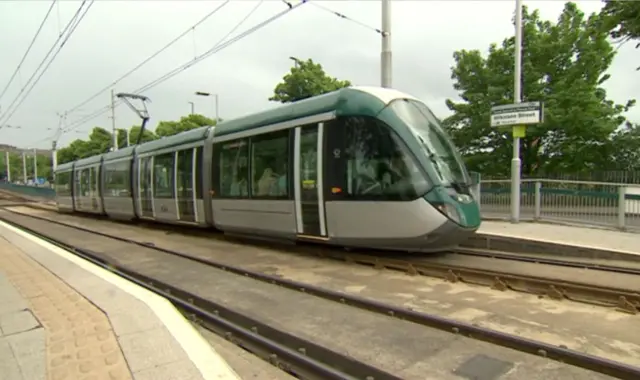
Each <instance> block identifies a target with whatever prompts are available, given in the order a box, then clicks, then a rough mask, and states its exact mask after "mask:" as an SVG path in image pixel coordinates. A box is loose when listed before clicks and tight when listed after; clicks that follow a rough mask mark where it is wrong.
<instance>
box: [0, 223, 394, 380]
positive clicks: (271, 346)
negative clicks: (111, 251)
mask: <svg viewBox="0 0 640 380" xmlns="http://www.w3.org/2000/svg"><path fill="white" fill-rule="evenodd" d="M0 220H2V221H3V222H5V223H7V224H9V225H12V226H14V227H16V228H18V229H21V230H24V231H26V232H28V233H29V234H32V235H34V236H37V237H38V238H40V239H42V240H45V241H47V242H49V243H51V244H54V245H56V246H58V247H60V248H62V249H65V250H67V251H71V252H72V253H74V254H76V255H78V256H80V257H82V258H83V259H85V260H87V261H89V262H91V263H93V264H95V265H97V266H100V267H102V268H104V269H107V270H109V271H110V272H112V273H114V274H116V275H118V276H120V277H123V278H125V279H127V280H129V281H131V282H133V283H135V284H136V285H138V286H141V287H143V288H145V289H147V290H150V291H152V292H154V293H156V294H158V295H160V296H161V297H164V298H166V299H168V300H169V301H170V302H171V303H173V304H174V305H175V306H176V307H178V308H179V309H181V310H183V312H185V313H186V314H187V315H189V316H190V317H191V319H192V320H193V321H194V322H200V323H202V322H204V323H202V324H204V325H205V326H206V327H208V328H210V329H211V330H213V331H214V332H215V333H217V334H218V335H220V336H223V337H225V338H226V339H227V340H230V341H232V342H233V343H235V344H236V345H238V346H241V347H242V348H245V349H248V350H249V351H251V352H253V353H254V354H257V356H260V357H262V358H263V359H266V360H268V361H269V362H270V363H271V364H273V365H274V366H276V367H278V368H280V369H282V370H284V371H285V372H288V373H291V374H294V375H296V376H298V377H299V378H302V379H319V380H320V379H336V380H343V379H367V380H400V379H401V378H399V377H397V376H394V375H392V374H389V373H387V372H385V371H383V370H381V369H378V368H375V367H373V366H370V365H368V364H366V363H363V362H360V361H358V360H356V359H353V358H351V357H348V356H346V355H342V354H340V353H337V352H335V351H332V350H329V349H327V348H324V347H322V346H320V345H317V344H315V343H312V342H310V341H308V340H305V339H302V338H299V337H296V336H293V335H291V334H289V333H287V332H284V331H282V330H278V329H275V328H273V327H271V326H269V325H267V324H265V323H263V322H260V321H258V320H256V319H254V318H251V317H248V316H246V315H243V314H241V313H239V312H236V311H234V310H232V309H230V308H228V307H225V306H223V305H221V304H219V303H216V302H213V301H210V300H206V299H204V298H202V297H199V296H197V295H194V294H192V293H189V292H186V291H184V290H181V289H179V288H177V287H175V286H173V285H170V284H167V283H165V282H162V281H159V280H157V279H153V278H151V277H148V276H146V275H143V274H141V273H138V272H136V271H135V270H132V269H129V268H126V267H125V266H121V265H117V264H114V263H113V262H111V261H109V260H106V259H105V258H103V257H101V256H102V255H101V254H100V253H97V252H93V251H91V250H87V249H84V248H81V247H77V246H74V245H70V244H68V243H65V242H63V241H61V240H59V239H57V238H54V237H52V236H50V235H49V234H45V233H42V232H40V231H37V230H35V229H33V228H30V227H28V226H25V225H22V224H20V223H17V222H15V221H12V220H9V219H7V218H5V217H1V216H0Z"/></svg>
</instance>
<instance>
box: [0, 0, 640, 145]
mask: <svg viewBox="0 0 640 380" xmlns="http://www.w3.org/2000/svg"><path fill="white" fill-rule="evenodd" d="M291 2H292V3H293V4H295V3H296V2H297V0H291ZM222 3H223V1H205V0H200V1H168V0H167V1H145V0H137V1H133V0H130V1H116V0H99V1H96V2H95V3H94V4H93V6H92V7H91V9H90V10H89V12H88V13H87V15H86V17H85V18H84V19H83V20H82V21H81V23H80V24H79V25H78V27H77V29H76V30H75V32H74V33H73V34H72V35H71V37H70V38H69V40H68V41H67V42H66V43H65V45H64V47H63V49H62V50H61V51H60V53H59V55H58V56H57V57H56V59H55V60H54V61H53V63H52V64H51V66H50V67H49V68H48V70H47V72H46V73H45V74H44V75H43V76H42V77H41V79H40V80H39V82H37V84H36V86H35V87H34V88H33V90H32V92H30V93H29V95H28V96H27V97H26V98H25V100H24V102H23V103H22V104H21V106H20V107H19V108H17V110H16V112H15V113H13V115H12V116H11V118H10V119H8V120H4V119H2V116H0V123H2V124H0V125H3V126H6V125H8V126H10V127H4V128H1V129H0V144H10V145H15V146H19V147H21V148H43V149H46V148H50V147H51V143H52V141H53V137H54V136H55V135H56V130H57V128H58V126H59V125H60V120H61V118H60V117H59V114H63V113H65V111H69V110H72V109H74V108H77V107H76V106H77V105H78V104H80V103H83V102H85V100H87V99H89V98H90V97H92V96H93V95H95V94H96V93H98V91H99V90H101V89H103V88H105V87H107V88H108V87H109V86H110V85H111V84H112V83H113V82H114V81H115V80H117V79H118V78H120V77H121V76H122V75H124V74H125V73H127V72H128V71H130V70H131V69H133V68H134V67H136V66H137V65H138V64H139V63H140V62H142V61H143V60H145V59H146V58H147V57H149V56H150V55H152V54H154V53H155V52H156V51H158V50H159V49H161V48H162V47H163V46H165V45H166V44H167V43H169V42H170V41H171V40H173V39H174V38H176V37H177V36H178V35H180V34H181V33H183V32H184V31H186V30H189V29H190V28H191V26H192V25H194V24H195V23H197V22H198V21H199V20H200V19H202V18H203V17H204V15H206V14H207V13H209V12H211V11H212V10H214V9H215V8H217V7H219V6H220V5H222ZM258 3H259V2H257V1H249V0H232V1H230V2H229V3H228V4H226V5H224V6H223V7H222V8H221V9H220V10H219V11H218V12H216V13H215V14H214V15H213V16H211V17H210V18H209V19H207V20H206V21H205V22H203V23H202V24H200V25H199V26H197V27H196V28H194V29H193V30H192V31H189V32H188V33H187V34H186V35H185V37H183V38H182V39H180V40H179V41H178V42H176V43H175V44H174V45H172V46H171V47H170V48H168V49H167V50H165V51H164V52H163V53H161V54H160V55H158V56H157V57H155V58H154V59H152V60H151V61H149V62H148V63H147V64H145V65H144V66H142V67H141V68H140V69H138V70H137V71H136V72H134V73H133V74H131V75H129V76H128V77H126V78H125V79H123V80H121V81H119V82H117V83H116V84H115V85H114V86H113V88H114V89H115V91H116V93H118V92H133V91H135V90H136V89H139V88H141V87H143V86H145V85H146V84H148V83H151V82H153V81H154V80H156V79H158V78H160V77H162V76H163V75H165V74H166V73H168V72H170V71H172V70H174V69H175V68H177V67H180V66H181V65H182V64H184V63H186V62H189V61H190V60H193V59H194V57H196V56H197V55H200V54H202V53H204V52H206V51H207V50H209V49H210V48H211V47H213V46H214V45H215V44H216V43H218V41H219V40H220V39H221V38H223V37H224V36H225V35H226V34H228V33H229V32H230V31H231V30H232V29H233V28H234V27H235V26H236V25H237V23H238V22H240V21H241V20H242V19H243V18H245V17H246V16H247V14H249V12H250V11H251V10H252V9H253V8H255V7H256V6H257V5H258ZM313 3H316V4H318V5H320V6H323V7H327V8H330V9H331V10H333V11H336V12H339V13H342V14H344V15H346V16H348V17H349V18H350V19H351V20H355V21H357V22H354V21H350V20H345V19H342V18H339V17H337V16H336V15H335V14H332V13H330V12H326V11H324V10H322V9H321V8H320V7H317V6H314V4H313ZM577 3H578V6H579V8H580V9H581V10H582V11H584V12H585V13H587V14H589V13H591V12H597V11H599V9H600V8H601V7H602V3H601V2H600V1H597V0H591V1H577ZM524 4H526V5H527V6H528V7H529V8H535V9H539V10H540V13H541V16H542V18H544V19H549V20H554V21H555V20H556V19H557V17H558V15H559V14H560V12H561V11H562V8H563V6H564V2H563V1H554V0H547V1H532V0H524ZM50 5H51V1H49V0H47V1H44V0H43V1H37V0H31V1H24V0H22V1H6V0H5V1H0V47H1V49H2V59H0V92H1V90H2V89H3V88H4V87H5V85H6V84H7V82H8V81H9V79H10V77H11V74H12V73H13V72H14V70H15V69H16V67H17V65H18V63H19V62H20V60H21V58H22V56H23V54H24V52H25V50H26V48H27V46H28V45H29V42H30V41H31V39H32V38H33V35H34V34H35V31H36V30H37V28H38V26H39V25H40V23H41V21H42V19H43V18H44V15H45V14H46V12H47V10H48V8H49V7H50ZM79 6H80V1H71V0H66V1H58V3H57V4H56V5H55V6H54V8H53V11H52V12H51V15H50V17H49V19H48V20H47V22H46V23H45V25H44V27H43V29H42V31H41V33H40V35H39V37H38V39H37V40H36V42H35V44H34V46H33V48H32V49H31V52H30V53H29V55H28V56H27V58H26V60H25V62H24V63H23V64H22V66H21V69H20V70H19V73H18V75H16V77H15V79H14V81H13V83H12V84H11V86H10V87H9V89H8V90H7V92H6V93H5V94H4V96H2V97H1V98H0V115H1V114H4V112H5V110H6V109H8V107H9V106H10V104H11V103H12V102H13V101H14V99H15V98H16V96H18V94H19V93H20V90H21V89H22V88H23V87H24V86H25V85H26V84H27V82H28V80H29V78H30V77H31V76H32V75H33V73H34V70H35V69H36V68H37V67H38V65H39V64H40V61H41V60H42V59H43V58H44V57H45V55H46V54H47V52H48V51H49V49H51V47H52V45H53V43H54V42H55V41H56V39H57V38H58V36H59V34H60V32H61V31H62V30H63V29H64V27H65V25H66V24H67V22H69V20H70V19H71V18H72V17H73V14H74V13H75V12H76V11H77V9H78V7H79ZM286 7H287V6H286V5H285V4H284V3H283V2H282V1H279V0H265V1H263V2H262V4H260V6H259V7H258V8H257V9H256V10H255V12H254V13H253V14H251V16H250V17H249V18H248V19H247V20H246V21H245V22H244V23H243V24H242V25H241V26H240V27H239V28H238V29H237V30H236V32H235V33H233V34H232V36H233V35H236V34H238V33H241V32H242V31H244V30H247V29H249V28H251V27H252V26H253V25H255V24H258V23H260V22H262V21H264V20H266V19H268V18H269V17H271V16H273V15H275V14H276V13H278V12H280V11H282V10H284V9H286ZM514 7H515V1H508V0H502V1H461V0H449V1H435V0H433V1H430V0H423V1H400V0H395V1H393V3H392V12H391V17H392V24H391V25H392V29H391V36H392V49H393V87H395V88H397V89H399V90H401V91H404V92H407V93H409V94H412V95H414V96H416V97H418V98H420V99H422V100H423V101H424V102H425V103H426V104H427V105H428V106H429V107H430V108H431V109H432V110H433V111H434V113H435V114H436V115H438V116H439V117H446V116H448V115H449V114H450V112H449V111H448V109H447V107H446V106H445V100H446V99H447V98H451V99H456V91H455V90H454V89H453V86H452V84H453V82H452V80H451V66H452V65H453V57H452V56H453V53H454V51H456V50H461V49H480V50H481V51H483V52H486V51H487V49H488V47H489V45H490V44H491V43H494V42H498V43H499V42H501V41H502V40H503V39H504V38H507V37H509V36H511V35H513V33H514V31H513V25H512V24H511V18H512V15H513V11H514ZM380 23H381V2H380V1H375V0H361V1H347V0H334V1H313V2H312V3H311V4H304V5H302V6H301V7H299V8H297V9H296V10H294V11H292V12H290V13H289V14H287V15H285V16H284V17H282V18H280V19H278V20H276V21H274V22H273V23H271V24H269V25H267V26H266V27H265V28H263V29H261V30H259V31H257V32H255V33H252V34H250V35H248V36H247V37H246V38H244V39H241V40H239V41H237V42H235V43H233V44H230V45H229V46H228V47H226V48H224V49H222V50H220V51H218V52H216V53H215V54H213V55H211V56H210V57H209V58H207V59H205V60H202V61H200V62H199V63H197V64H194V65H193V66H191V67H190V68H188V69H187V70H185V71H182V72H180V73H179V74H178V75H176V76H174V77H173V78H171V79H169V80H167V81H164V82H162V83H160V84H158V85H157V86H155V87H153V88H151V89H149V90H147V91H144V92H142V94H143V95H145V96H147V97H149V99H150V100H151V102H150V103H148V109H149V113H150V116H151V120H150V124H149V126H150V127H151V128H155V126H156V125H157V123H158V122H159V121H162V120H177V119H179V118H180V117H181V116H185V115H187V114H188V113H189V112H190V107H191V106H190V104H189V102H194V106H195V111H196V112H197V113H201V114H204V115H207V116H210V117H213V116H214V110H215V107H214V102H213V98H212V97H209V98H207V97H198V96H195V95H194V93H195V92H196V91H204V92H210V93H215V94H218V97H219V112H220V115H219V116H220V117H221V118H224V119H230V118H235V117H239V116H242V115H246V114H250V113H254V112H259V111H261V110H265V109H268V108H272V107H275V106H277V104H276V103H274V102H269V101H268V98H269V96H271V95H272V94H273V89H274V87H275V86H276V84H277V83H278V82H280V81H281V79H282V77H283V75H285V74H286V73H287V71H288V70H289V69H290V67H291V65H292V63H293V62H292V61H291V60H290V59H289V57H298V58H300V59H307V58H312V59H313V60H314V61H316V62H319V63H321V64H322V65H323V67H324V68H325V70H326V72H327V73H328V74H329V75H332V76H336V77H338V78H340V79H349V80H350V81H351V82H352V83H354V84H355V85H379V83H380V34H379V33H377V32H375V30H373V29H374V28H379V27H380ZM363 25H364V26H363ZM634 45H635V44H633V43H630V44H626V45H624V46H622V47H621V48H620V50H619V52H618V55H617V56H616V58H615V60H614V63H613V65H612V67H611V68H610V70H609V72H610V73H611V74H612V78H611V79H610V80H609V81H608V82H607V83H606V84H605V88H606V89H607V91H608V96H609V98H610V99H613V100H614V101H616V102H618V103H624V102H626V100H627V99H632V98H634V97H635V96H636V94H637V90H636V91H634V89H637V83H638V81H637V79H635V80H630V79H629V78H630V77H631V78H638V77H637V76H638V75H639V74H638V72H636V71H635V68H636V67H637V65H638V60H637V50H634ZM36 77H37V76H36ZM525 91H526V89H525ZM109 103H110V88H109V89H106V90H104V91H102V92H101V93H99V94H98V96H97V97H96V98H95V99H93V100H91V101H90V102H87V103H86V104H84V105H82V106H81V107H79V108H77V109H75V110H74V111H73V112H70V113H68V114H67V118H66V123H67V124H66V125H68V126H69V125H70V126H75V127H76V129H75V130H73V131H71V132H68V133H66V134H63V135H62V136H61V137H60V138H59V139H58V146H65V145H67V144H68V143H69V142H71V141H73V140H75V139H77V138H86V137H87V136H88V133H89V132H90V131H91V129H92V128H93V127H94V126H101V127H105V128H108V129H111V125H112V120H111V119H110V118H109V116H110V111H108V112H105V113H103V114H101V115H100V116H98V117H96V118H94V119H92V120H90V121H87V122H86V123H84V124H80V125H77V124H74V121H77V120H81V119H82V118H83V117H85V116H87V115H90V114H92V113H94V112H95V111H97V110H100V109H101V108H104V107H106V106H108V105H109ZM115 115H116V117H115V121H116V126H117V127H118V128H128V127H130V126H132V125H139V123H140V119H139V118H138V117H137V115H136V114H135V113H134V112H133V111H132V110H130V109H129V108H128V107H126V105H124V104H122V105H120V106H118V107H117V108H116V110H115ZM627 117H628V118H629V119H630V120H632V121H633V122H640V108H638V107H636V108H635V109H633V110H631V111H630V112H629V113H628V114H627ZM17 127H19V128H17Z"/></svg>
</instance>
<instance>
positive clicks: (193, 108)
mask: <svg viewBox="0 0 640 380" xmlns="http://www.w3.org/2000/svg"><path fill="white" fill-rule="evenodd" d="M189 104H191V114H192V115H193V114H195V113H196V106H195V105H194V104H193V102H189Z"/></svg>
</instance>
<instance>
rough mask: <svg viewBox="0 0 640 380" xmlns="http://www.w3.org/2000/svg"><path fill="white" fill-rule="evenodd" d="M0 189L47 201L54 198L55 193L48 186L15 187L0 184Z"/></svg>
mask: <svg viewBox="0 0 640 380" xmlns="http://www.w3.org/2000/svg"><path fill="white" fill-rule="evenodd" d="M0 189H2V190H7V191H11V192H14V193H16V194H22V195H26V196H28V197H34V198H44V199H47V200H50V199H54V198H55V197H56V191H55V190H54V189H52V188H51V187H50V186H27V185H17V184H15V183H10V182H0Z"/></svg>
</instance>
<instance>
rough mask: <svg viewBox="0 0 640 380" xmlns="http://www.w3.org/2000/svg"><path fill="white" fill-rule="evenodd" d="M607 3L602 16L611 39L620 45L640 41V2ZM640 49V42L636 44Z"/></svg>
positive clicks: (608, 1)
mask: <svg viewBox="0 0 640 380" xmlns="http://www.w3.org/2000/svg"><path fill="white" fill-rule="evenodd" d="M605 3H606V4H605V6H604V7H603V8H602V11H601V13H600V14H601V15H602V20H603V23H602V24H603V26H604V28H605V30H606V31H607V32H608V33H609V34H610V35H611V37H612V38H615V39H617V40H619V43H620V44H622V43H625V42H627V41H629V40H638V39H640V2H639V1H619V0H618V1H611V0H605ZM638 47H640V42H639V43H637V44H636V48H638ZM637 70H640V67H638V68H637Z"/></svg>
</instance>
